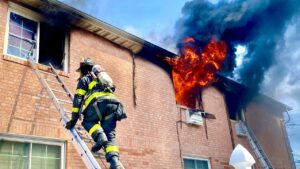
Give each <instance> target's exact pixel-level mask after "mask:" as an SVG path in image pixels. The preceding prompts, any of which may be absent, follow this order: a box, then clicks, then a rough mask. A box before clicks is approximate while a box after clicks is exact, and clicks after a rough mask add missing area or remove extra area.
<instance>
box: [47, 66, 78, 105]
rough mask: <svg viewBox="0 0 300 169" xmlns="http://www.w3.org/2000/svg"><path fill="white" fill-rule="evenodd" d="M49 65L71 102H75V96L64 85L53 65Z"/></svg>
mask: <svg viewBox="0 0 300 169" xmlns="http://www.w3.org/2000/svg"><path fill="white" fill-rule="evenodd" d="M49 65H50V67H51V71H52V72H53V73H54V74H55V77H56V79H57V80H58V81H59V82H60V83H61V84H62V88H63V89H64V90H65V91H66V92H67V93H68V94H69V97H70V99H71V101H73V100H74V96H73V95H72V94H71V92H70V90H69V89H68V87H67V86H66V85H65V84H64V82H63V80H62V79H61V78H60V77H59V76H58V73H57V71H56V70H55V68H54V67H53V65H52V64H51V63H49Z"/></svg>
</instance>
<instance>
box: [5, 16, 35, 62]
mask: <svg viewBox="0 0 300 169" xmlns="http://www.w3.org/2000/svg"><path fill="white" fill-rule="evenodd" d="M37 29H38V23H37V22H34V21H31V20H29V19H26V18H24V17H22V16H20V15H18V14H16V13H13V12H11V13H10V16H9V35H8V46H7V54H10V55H14V56H17V57H20V58H24V59H28V57H29V55H30V51H31V50H32V49H33V48H34V46H35V44H36V35H37ZM35 55H36V53H33V57H36V56H35Z"/></svg>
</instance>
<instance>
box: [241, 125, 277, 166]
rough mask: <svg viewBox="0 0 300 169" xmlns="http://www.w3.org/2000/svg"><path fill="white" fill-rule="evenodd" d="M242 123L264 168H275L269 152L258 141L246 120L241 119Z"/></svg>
mask: <svg viewBox="0 0 300 169" xmlns="http://www.w3.org/2000/svg"><path fill="white" fill-rule="evenodd" d="M240 123H241V126H242V128H243V130H244V132H245V134H246V136H247V140H248V142H249V144H250V146H251V147H252V149H253V151H254V153H255V155H256V157H257V158H258V160H259V162H260V164H261V165H262V167H263V168H264V169H273V168H274V167H273V166H272V164H271V161H270V159H269V158H268V156H267V154H266V153H265V152H264V151H263V149H262V147H261V146H260V144H259V143H258V140H257V138H256V137H255V135H254V133H253V131H252V130H251V129H250V128H249V127H248V126H247V124H246V123H245V122H242V121H241V122H240Z"/></svg>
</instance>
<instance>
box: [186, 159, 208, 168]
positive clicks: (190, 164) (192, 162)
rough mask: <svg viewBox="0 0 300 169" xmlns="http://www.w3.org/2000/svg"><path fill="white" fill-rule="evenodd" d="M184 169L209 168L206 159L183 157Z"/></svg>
mask: <svg viewBox="0 0 300 169" xmlns="http://www.w3.org/2000/svg"><path fill="white" fill-rule="evenodd" d="M183 163H184V169H209V166H208V161H207V160H200V159H183Z"/></svg>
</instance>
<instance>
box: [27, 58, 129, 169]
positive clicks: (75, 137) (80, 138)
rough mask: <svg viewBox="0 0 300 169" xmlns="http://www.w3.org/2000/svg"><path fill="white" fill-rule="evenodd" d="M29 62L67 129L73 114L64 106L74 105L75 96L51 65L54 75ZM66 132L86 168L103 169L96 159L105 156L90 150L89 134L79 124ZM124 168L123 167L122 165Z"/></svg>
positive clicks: (90, 139)
mask: <svg viewBox="0 0 300 169" xmlns="http://www.w3.org/2000/svg"><path fill="white" fill-rule="evenodd" d="M28 61H29V63H30V66H31V67H32V69H33V71H34V72H35V74H36V75H37V77H38V79H39V81H40V82H41V84H42V86H43V87H44V89H45V90H46V91H47V93H48V95H49V97H50V99H51V100H52V102H53V104H54V106H55V108H56V109H57V110H58V111H59V113H60V117H61V119H60V122H61V123H62V125H63V127H65V125H66V123H67V122H68V121H69V117H67V114H71V111H67V110H66V109H65V108H64V107H65V106H63V105H64V104H72V103H73V99H74V96H73V95H72V94H71V92H70V91H69V89H68V88H67V86H66V85H65V84H64V83H63V81H62V79H61V78H60V77H59V76H58V74H57V71H56V70H55V68H54V67H53V66H52V65H51V64H49V65H50V68H51V72H52V73H48V72H44V71H39V70H38V68H37V64H36V63H35V62H34V61H32V60H30V59H29V60H28ZM43 75H44V76H43ZM48 75H49V76H54V78H55V79H56V81H50V80H48V79H46V77H47V76H48ZM50 83H52V84H56V85H59V86H60V88H61V89H63V90H57V89H54V88H50V85H49V84H50ZM59 94H62V95H67V96H68V98H69V100H63V99H59V98H57V97H56V96H57V95H59ZM71 106H72V105H71ZM65 130H66V132H67V134H68V136H69V137H70V138H71V140H72V143H73V145H74V146H75V148H76V150H77V152H78V153H79V155H80V157H81V158H82V160H83V162H84V164H85V165H86V167H87V168H88V169H101V167H100V165H99V164H98V162H97V160H96V158H100V160H101V161H102V159H101V158H103V154H101V153H92V152H91V151H90V150H89V148H88V146H87V145H86V143H89V144H93V139H92V138H91V137H90V136H89V135H88V134H87V132H85V131H84V129H83V128H82V127H81V126H80V125H78V123H77V124H76V126H75V127H73V128H72V129H71V130H67V129H65ZM102 162H103V161H102ZM103 165H104V164H103ZM121 165H122V164H121ZM122 168H124V167H123V165H122Z"/></svg>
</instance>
